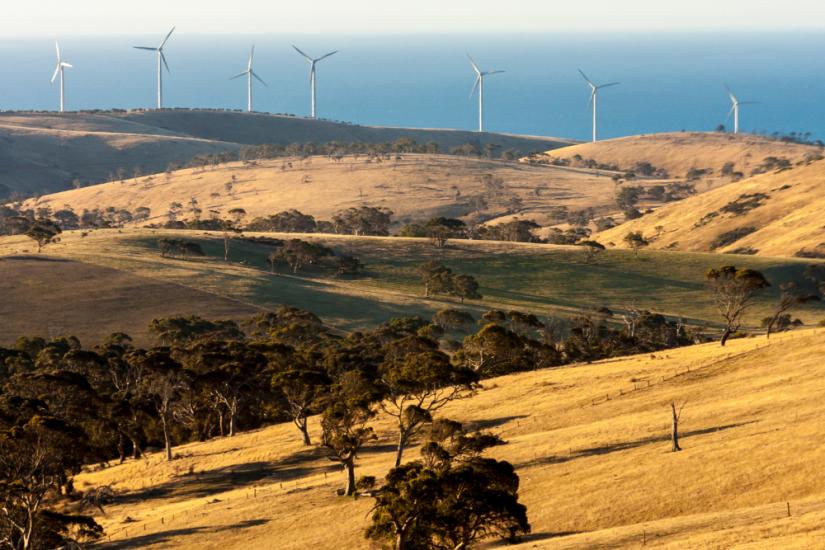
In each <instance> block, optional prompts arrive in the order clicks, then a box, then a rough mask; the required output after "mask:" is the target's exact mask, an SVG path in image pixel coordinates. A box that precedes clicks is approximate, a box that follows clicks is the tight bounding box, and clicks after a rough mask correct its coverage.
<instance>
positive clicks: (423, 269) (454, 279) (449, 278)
mask: <svg viewBox="0 0 825 550" xmlns="http://www.w3.org/2000/svg"><path fill="white" fill-rule="evenodd" d="M418 272H419V274H420V275H421V282H422V283H423V284H424V296H427V297H429V296H432V295H437V294H443V295H446V296H455V297H457V298H459V299H460V300H461V303H462V304H463V303H464V300H479V299H481V298H482V296H481V294H479V292H478V281H476V280H475V277H473V276H472V275H466V274H461V273H453V271H452V270H451V269H450V268H448V267H446V266H444V265H443V264H441V263H439V262H436V261H429V262H425V263H423V264H421V265H420V266H419V268H418Z"/></svg>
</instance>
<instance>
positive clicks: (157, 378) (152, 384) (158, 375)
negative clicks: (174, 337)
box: [133, 350, 189, 462]
mask: <svg viewBox="0 0 825 550" xmlns="http://www.w3.org/2000/svg"><path fill="white" fill-rule="evenodd" d="M133 360H136V361H138V362H140V363H141V364H142V366H143V367H144V368H145V369H146V370H147V371H148V374H147V376H146V377H145V378H144V379H143V381H142V382H143V388H142V390H143V394H144V395H145V396H146V397H147V398H148V399H149V401H150V403H151V405H152V407H153V409H154V412H155V414H156V415H157V417H158V420H159V421H160V424H161V427H162V428H163V443H164V448H165V452H166V460H167V461H170V462H171V461H172V423H173V422H174V409H175V405H177V403H178V402H179V401H180V399H181V395H182V394H183V392H184V390H185V389H186V388H187V386H188V383H189V380H188V377H187V376H186V374H185V373H184V372H183V369H181V366H180V364H178V362H177V361H175V360H174V359H172V357H171V356H170V355H169V353H168V352H167V351H163V350H158V351H150V352H143V353H140V354H136V355H135V357H134V358H133Z"/></svg>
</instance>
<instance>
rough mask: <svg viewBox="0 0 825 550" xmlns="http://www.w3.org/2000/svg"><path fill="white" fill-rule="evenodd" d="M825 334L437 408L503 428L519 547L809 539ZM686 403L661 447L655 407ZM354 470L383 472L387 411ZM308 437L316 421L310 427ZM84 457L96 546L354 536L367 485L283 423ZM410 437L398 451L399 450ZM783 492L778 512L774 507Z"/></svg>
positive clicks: (821, 504) (509, 384) (286, 544)
mask: <svg viewBox="0 0 825 550" xmlns="http://www.w3.org/2000/svg"><path fill="white" fill-rule="evenodd" d="M823 336H825V332H823V331H822V330H818V331H805V332H804V333H796V334H792V335H779V336H777V337H776V338H774V339H771V341H770V344H768V343H767V342H766V341H765V340H764V339H763V338H758V339H743V340H736V341H732V342H731V343H730V344H729V345H728V347H727V348H724V349H723V348H720V347H719V346H718V345H715V344H709V345H703V346H695V347H691V348H682V349H679V350H670V351H668V352H663V353H659V354H656V355H646V356H639V357H630V358H627V359H621V360H612V361H605V362H601V363H596V364H592V365H580V366H571V367H567V368H559V369H550V370H546V371H538V372H532V373H523V374H519V375H511V376H507V377H503V378H498V379H492V380H489V381H487V382H485V388H484V389H483V390H482V391H480V392H479V393H478V394H477V395H476V396H475V397H472V398H470V399H467V400H464V401H459V402H455V403H453V404H451V405H450V406H448V407H447V408H446V409H445V410H444V411H443V415H444V416H446V417H449V418H454V419H457V420H461V421H464V422H469V423H474V425H476V426H479V427H484V428H486V429H490V430H492V431H494V432H495V433H498V434H500V435H501V436H502V437H503V438H504V439H506V440H507V442H508V443H507V444H506V445H504V446H501V447H495V448H493V449H492V450H491V451H490V454H491V455H493V456H495V457H496V458H499V459H504V460H508V461H510V462H512V463H513V464H514V465H515V466H516V469H517V472H518V474H519V475H520V477H521V490H520V495H521V500H522V501H523V502H524V503H525V504H526V505H527V507H528V514H529V517H530V522H531V524H532V527H533V534H532V535H531V536H530V537H528V538H527V540H526V541H525V544H524V545H523V547H525V548H565V549H585V548H638V547H640V546H642V545H643V544H644V543H646V545H647V546H654V547H657V548H674V549H675V548H679V549H686V548H708V547H714V548H715V547H724V548H729V547H734V546H736V547H748V548H776V547H780V546H781V547H783V548H817V547H819V546H821V543H822V541H823V540H825V528H823V525H825V521H824V520H825V481H823V478H822V476H821V475H820V470H821V464H822V462H823V460H825V448H823V446H822V445H821V440H822V437H823V433H822V432H823V426H825V422H823V413H822V408H821V406H820V403H821V402H822V399H823V397H825V386H823V382H822V380H823V377H825V363H823V362H822V360H821V358H822V355H823V354H825V338H823ZM674 401H675V402H677V403H679V404H684V410H683V413H682V421H681V427H682V431H683V439H682V447H683V449H684V450H683V451H682V452H680V453H671V452H669V451H670V443H669V441H668V437H669V433H668V431H669V417H670V403H671V402H674ZM374 425H375V428H376V431H377V433H378V435H379V440H378V441H376V442H375V443H374V444H373V445H372V446H371V447H370V448H368V449H367V450H366V452H364V453H362V455H361V456H360V457H359V459H358V467H357V468H358V469H357V473H358V474H359V475H361V474H363V475H374V476H377V477H379V478H380V477H383V476H384V474H386V472H387V471H388V470H389V468H390V466H391V463H392V460H393V453H392V450H391V449H392V446H393V442H394V438H393V434H392V430H391V424H390V423H389V421H388V420H387V419H386V418H385V417H379V419H378V420H377V421H376V422H375V423H374ZM311 429H312V433H313V435H316V436H317V433H318V430H319V428H318V425H317V422H313V423H312V424H311ZM175 454H176V456H177V459H176V460H175V461H173V462H172V463H166V462H164V461H163V460H162V456H161V453H154V454H152V455H151V456H149V457H148V458H145V459H142V460H138V461H128V462H127V463H125V464H123V465H119V466H118V465H115V466H108V467H103V468H99V467H90V468H89V469H88V470H87V471H86V472H85V473H83V474H81V475H80V476H78V478H77V479H76V485H77V486H78V487H79V488H81V489H82V488H84V487H87V486H100V485H111V486H112V488H113V489H114V490H115V491H116V492H117V493H118V497H117V499H116V501H115V503H114V504H112V505H110V506H107V507H106V514H105V515H103V514H99V513H98V514H97V519H98V521H100V522H101V523H102V524H103V525H104V526H105V527H106V530H107V533H108V535H109V537H110V539H109V540H110V541H111V542H110V543H109V544H108V545H107V547H109V548H134V547H142V548H261V549H267V548H271V549H275V548H278V549H279V550H285V549H296V550H297V549H304V548H318V549H328V548H329V549H333V548H335V549H349V548H352V549H356V548H358V549H363V548H369V545H368V544H367V543H366V542H365V541H364V539H363V538H362V533H363V529H364V528H365V527H366V525H367V523H368V516H369V511H370V508H371V507H372V499H369V498H360V499H358V500H355V501H352V500H349V499H344V498H341V497H337V496H335V493H334V491H335V489H336V488H337V487H339V486H340V485H341V483H342V479H341V478H342V475H343V474H342V473H341V472H340V471H338V470H337V469H336V468H334V467H333V466H332V465H331V464H330V462H329V461H328V460H327V459H326V458H325V457H324V455H323V453H322V451H321V450H319V449H317V448H311V449H306V448H304V447H302V446H301V444H300V439H299V435H298V432H297V430H296V429H295V428H294V426H292V425H286V424H284V425H277V426H272V427H270V428H266V429H262V430H258V431H253V432H249V433H243V434H241V435H239V436H237V437H234V438H231V439H230V438H225V439H218V440H214V441H209V442H206V443H197V444H189V445H183V446H180V447H177V448H175ZM416 455H417V450H416V449H412V450H411V451H410V452H409V454H408V456H409V458H410V459H413V458H414V457H415V456H416ZM786 503H788V504H789V505H790V510H791V516H790V517H788V516H787V506H788V504H786Z"/></svg>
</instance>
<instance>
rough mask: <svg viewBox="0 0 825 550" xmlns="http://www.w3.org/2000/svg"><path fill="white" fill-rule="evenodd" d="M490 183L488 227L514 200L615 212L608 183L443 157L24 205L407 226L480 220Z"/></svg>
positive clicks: (180, 175) (240, 169) (106, 189)
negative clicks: (362, 212) (377, 215)
mask: <svg viewBox="0 0 825 550" xmlns="http://www.w3.org/2000/svg"><path fill="white" fill-rule="evenodd" d="M489 176H491V177H492V178H494V179H496V180H499V181H500V182H501V184H502V187H501V190H500V191H497V193H498V198H497V199H496V200H495V201H493V200H490V199H489V198H488V200H487V202H488V203H489V205H488V206H487V207H482V208H481V211H482V212H483V213H484V214H485V217H488V218H489V217H492V218H497V217H500V216H506V215H507V214H508V213H510V212H511V210H510V209H509V207H508V206H507V203H508V202H509V201H511V200H512V199H513V198H518V199H519V200H520V201H521V205H520V206H519V207H518V208H517V212H518V216H519V217H521V218H523V219H524V218H529V219H534V220H535V221H536V222H538V223H540V224H546V223H548V222H550V221H552V220H553V219H555V217H556V215H557V214H556V215H554V212H557V209H558V207H561V206H565V207H567V208H569V209H571V210H577V209H582V208H588V207H592V208H595V209H596V210H597V211H599V212H600V213H602V214H605V213H609V212H612V211H614V210H615V209H616V207H615V202H614V200H613V189H614V184H613V182H612V180H611V179H610V177H608V176H606V175H601V174H598V173H596V172H594V171H588V170H572V169H565V168H557V167H542V166H528V165H523V164H519V163H513V162H500V161H490V160H479V159H465V158H460V157H454V156H441V155H404V156H403V158H402V159H401V160H391V161H384V162H382V163H376V162H373V161H371V160H370V159H367V158H366V157H364V156H361V157H360V158H355V157H351V156H349V157H346V158H345V159H344V160H343V161H340V162H337V161H334V160H330V159H328V158H326V157H311V158H309V159H306V160H303V161H301V160H299V159H285V160H273V161H262V162H259V163H257V164H256V165H253V166H248V165H244V164H242V163H229V164H223V165H220V166H218V167H216V168H211V169H207V170H202V169H186V170H179V171H176V172H174V173H172V174H170V175H169V176H168V177H167V176H166V175H164V174H160V175H154V176H149V177H142V178H138V179H132V180H127V181H126V182H124V183H121V182H114V183H106V184H101V185H94V186H90V187H86V188H82V189H76V190H71V191H64V192H61V193H56V194H53V195H47V196H44V197H41V198H39V199H36V200H34V199H33V200H29V201H27V202H26V205H27V206H38V207H40V206H49V207H51V208H52V209H55V210H56V209H60V208H62V207H63V206H64V205H69V206H71V207H72V208H74V209H75V211H77V212H81V211H82V210H83V209H93V208H106V207H109V206H112V207H116V208H126V209H129V210H130V211H134V209H136V208H138V207H141V206H143V207H148V208H150V209H151V212H152V220H151V221H152V222H154V223H163V222H165V221H166V213H167V212H168V210H169V205H170V203H172V202H179V203H181V204H182V205H184V213H183V217H185V218H191V213H189V212H188V211H186V207H187V205H188V204H189V203H190V201H191V199H192V198H194V199H196V200H197V201H198V204H199V206H200V208H201V209H203V212H204V214H203V216H204V217H208V215H209V214H208V213H209V211H210V210H219V211H221V212H222V215H224V216H226V215H227V214H226V213H227V212H228V211H229V210H230V209H232V208H243V209H245V210H246V211H247V213H248V219H252V218H255V217H258V216H266V215H272V214H275V213H277V212H280V211H282V210H287V209H291V208H295V209H297V210H300V211H301V212H304V213H306V214H310V215H313V216H316V217H317V218H319V219H327V220H328V219H330V218H331V216H332V214H333V213H335V212H336V211H338V210H341V209H344V208H348V207H354V206H355V207H357V206H361V205H368V206H374V207H386V208H389V209H390V210H392V211H393V212H394V213H395V216H394V219H396V220H401V221H403V220H410V219H427V218H429V217H431V216H452V217H462V216H467V215H470V214H474V213H475V212H476V207H475V206H474V202H473V200H474V198H477V197H480V196H485V197H489V196H490V195H489V192H488V190H487V187H486V186H485V184H484V179H485V178H486V177H489ZM233 177H234V178H235V179H234V183H233ZM227 184H231V189H230V188H229V187H227Z"/></svg>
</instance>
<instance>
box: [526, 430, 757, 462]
mask: <svg viewBox="0 0 825 550" xmlns="http://www.w3.org/2000/svg"><path fill="white" fill-rule="evenodd" d="M755 422H756V420H751V421H749V422H738V423H736V424H725V425H723V426H712V427H710V428H703V429H701V430H693V431H688V432H682V433H681V434H679V439H680V440H682V439H687V438H689V437H695V436H698V435H707V434H710V433H715V432H721V431H725V430H731V429H733V428H739V427H740V426H747V425H748V424H754V423H755ZM667 441H670V434H663V435H657V436H654V437H646V438H644V439H637V440H635V441H626V442H624V443H611V444H609V445H602V446H601V447H592V448H590V449H581V450H578V451H575V452H573V453H572V454H569V455H561V456H542V457H537V458H534V459H532V460H527V461H525V462H520V463H518V464H516V465H515V466H516V468H528V467H530V466H543V465H547V464H563V463H565V462H570V461H571V460H576V459H577V458H587V457H590V456H600V455H606V454H610V453H616V452H620V451H627V450H630V449H635V448H638V447H643V446H645V445H652V444H654V443H664V442H667Z"/></svg>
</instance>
